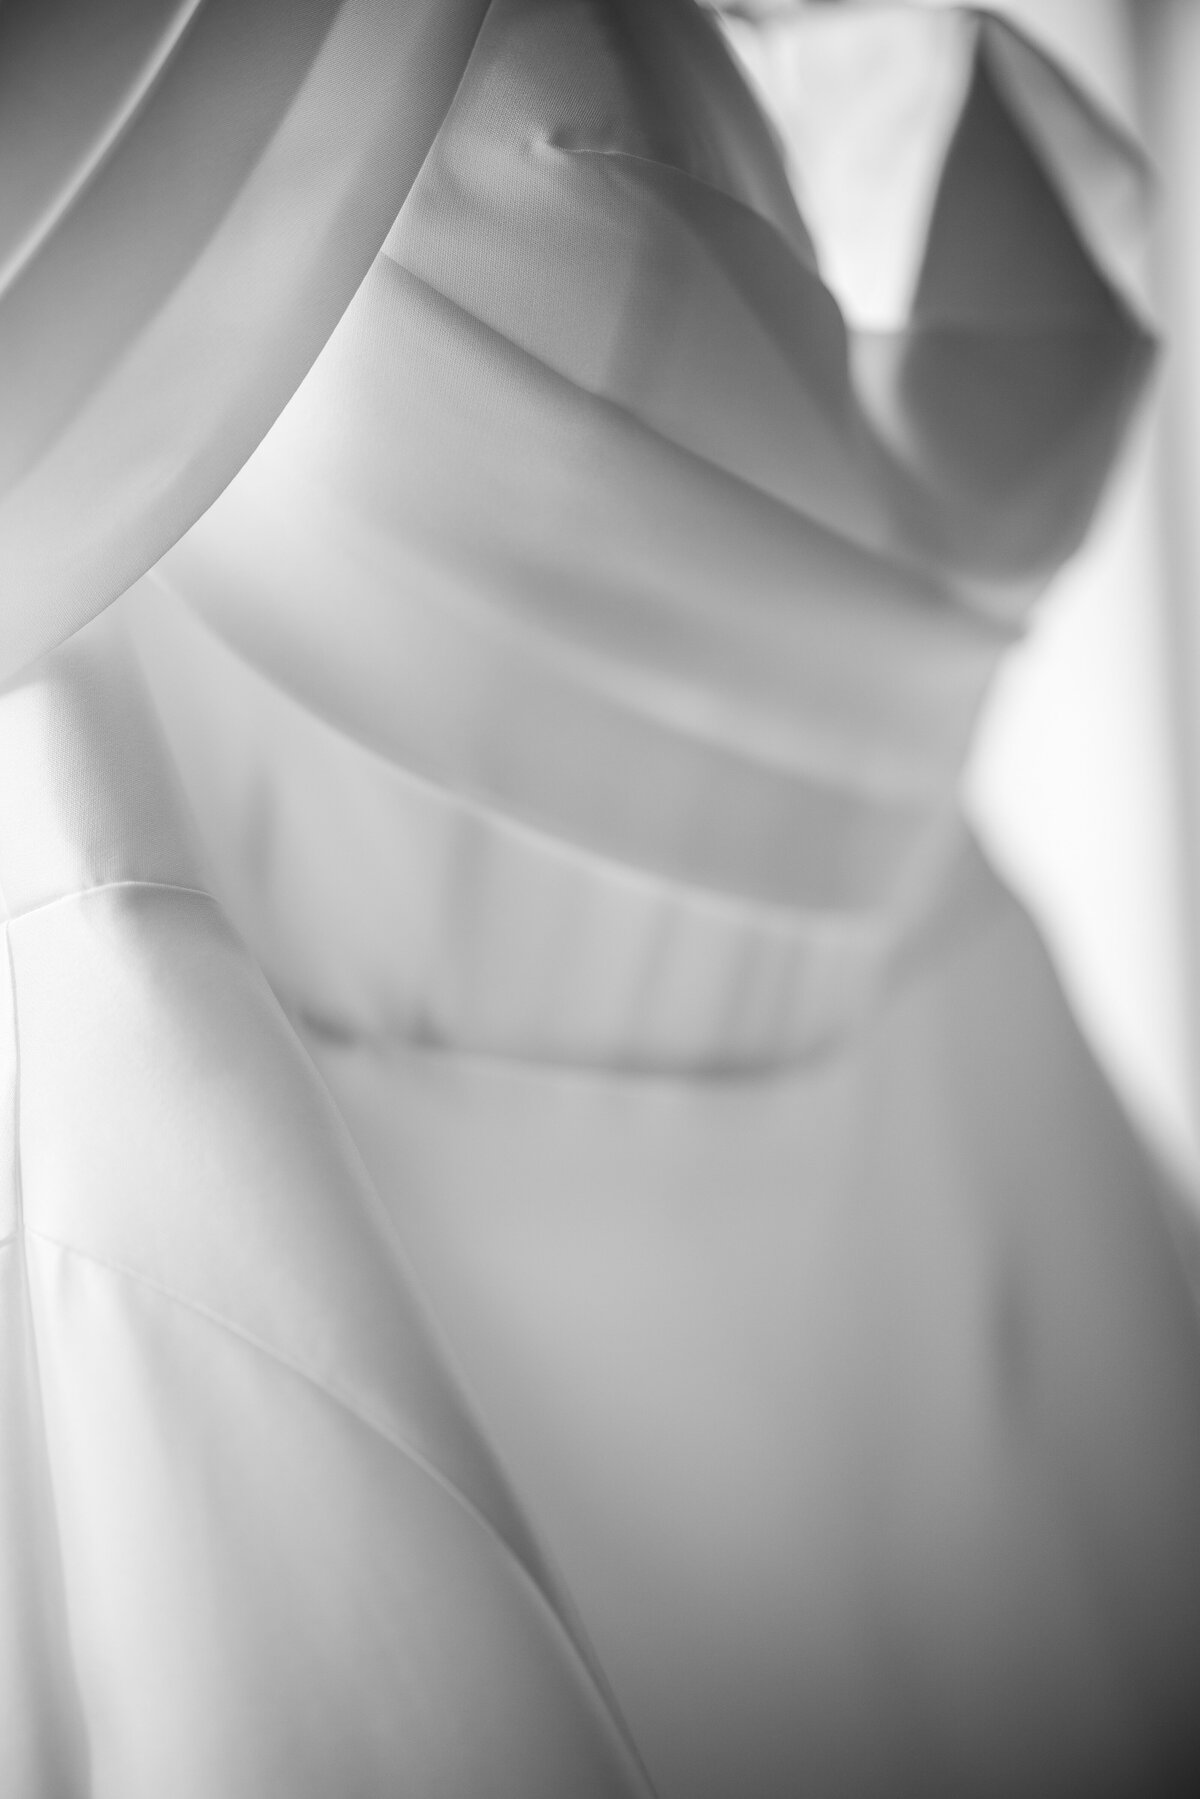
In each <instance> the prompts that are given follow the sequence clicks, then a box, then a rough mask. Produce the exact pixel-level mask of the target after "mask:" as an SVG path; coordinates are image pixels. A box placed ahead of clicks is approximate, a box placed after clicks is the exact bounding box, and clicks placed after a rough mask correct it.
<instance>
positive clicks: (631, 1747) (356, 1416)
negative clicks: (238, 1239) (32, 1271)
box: [25, 1226, 653, 1796]
mask: <svg viewBox="0 0 1200 1799" xmlns="http://www.w3.org/2000/svg"><path fill="white" fill-rule="evenodd" d="M25 1235H26V1236H27V1237H34V1238H36V1239H37V1240H38V1241H39V1242H41V1243H44V1244H46V1245H47V1246H48V1247H50V1248H52V1249H57V1250H59V1251H61V1252H62V1253H63V1254H64V1255H67V1256H72V1257H74V1258H76V1259H77V1260H79V1261H83V1262H88V1263H90V1264H91V1265H92V1266H93V1267H96V1268H101V1269H104V1270H105V1271H106V1272H108V1273H109V1274H114V1275H116V1276H117V1277H118V1278H120V1279H124V1280H126V1281H129V1282H131V1283H132V1284H133V1285H135V1286H139V1287H141V1288H143V1289H145V1290H146V1291H147V1292H150V1293H154V1294H156V1295H157V1296H158V1297H159V1298H160V1299H164V1300H167V1301H169V1302H170V1303H171V1304H172V1305H175V1306H178V1307H179V1308H180V1309H181V1310H183V1311H185V1312H188V1313H190V1314H191V1315H192V1316H193V1317H196V1318H199V1319H201V1320H202V1321H203V1322H205V1323H207V1324H209V1325H212V1326H213V1327H215V1328H216V1329H218V1330H221V1331H223V1332H225V1333H226V1334H227V1335H228V1336H231V1337H234V1338H236V1339H237V1340H238V1341H240V1342H242V1343H244V1344H246V1345H247V1347H248V1348H250V1349H253V1350H255V1351H257V1353H258V1354H259V1355H261V1356H263V1357H264V1358H265V1359H266V1360H268V1361H270V1362H272V1363H274V1364H275V1366H276V1367H278V1368H282V1369H284V1370H285V1371H286V1372H287V1373H289V1374H291V1375H293V1376H295V1377H296V1378H297V1379H298V1380H300V1381H302V1382H303V1383H304V1384H305V1385H306V1386H307V1387H309V1388H311V1389H312V1390H314V1391H315V1392H317V1393H319V1394H320V1395H321V1396H322V1398H323V1399H325V1400H327V1401H328V1402H329V1403H330V1404H331V1405H332V1406H334V1407H335V1408H336V1410H337V1411H339V1412H340V1413H342V1414H343V1416H345V1417H347V1418H350V1419H352V1420H353V1421H354V1423H356V1424H358V1425H359V1426H361V1427H362V1428H363V1429H364V1430H367V1431H369V1432H370V1433H371V1434H372V1435H373V1436H375V1437H377V1438H379V1439H380V1440H381V1441H382V1442H384V1443H386V1444H387V1445H388V1447H389V1448H390V1449H392V1450H394V1451H395V1453H396V1454H397V1455H399V1456H400V1457H401V1459H402V1460H403V1461H404V1462H406V1463H407V1464H408V1465H409V1466H410V1467H411V1468H413V1469H415V1470H416V1471H417V1473H418V1474H421V1475H423V1476H424V1477H425V1479H426V1480H428V1481H429V1482H430V1483H431V1484H432V1485H433V1486H435V1487H436V1488H438V1490H439V1491H441V1492H442V1493H444V1494H445V1495H446V1497H447V1498H448V1499H450V1500H451V1501H452V1503H454V1504H455V1505H457V1506H458V1507H459V1509H460V1510H461V1511H462V1512H463V1513H464V1515H465V1516H466V1517H468V1518H469V1519H471V1520H472V1522H473V1523H474V1524H475V1525H476V1526H477V1527H478V1528H479V1529H480V1530H481V1531H482V1532H483V1533H484V1535H485V1536H486V1537H487V1538H488V1539H489V1540H490V1542H491V1543H492V1544H493V1546H494V1547H495V1548H496V1549H498V1550H499V1551H500V1554H501V1557H502V1559H503V1560H504V1561H505V1562H506V1563H507V1564H508V1565H509V1567H510V1568H511V1569H513V1570H514V1571H515V1572H516V1574H517V1577H518V1579H519V1581H520V1582H521V1584H522V1585H523V1586H524V1587H525V1589H526V1591H527V1592H529V1593H531V1594H532V1595H533V1598H534V1602H535V1605H536V1607H537V1609H538V1610H539V1611H540V1612H541V1613H542V1615H543V1616H544V1617H546V1618H549V1619H550V1620H551V1626H552V1629H553V1631H554V1633H555V1634H556V1635H557V1636H558V1638H559V1640H560V1642H562V1643H563V1644H565V1645H566V1646H567V1649H568V1652H569V1655H570V1658H571V1661H572V1663H573V1665H574V1668H575V1671H576V1673H577V1675H578V1677H579V1678H580V1679H581V1681H582V1683H583V1685H584V1686H585V1687H586V1688H587V1689H588V1691H589V1693H590V1695H591V1697H592V1698H593V1700H594V1702H595V1703H596V1705H597V1706H598V1708H599V1710H600V1712H601V1713H602V1715H603V1717H604V1719H605V1722H606V1724H607V1727H608V1729H609V1730H610V1731H611V1732H612V1736H613V1738H614V1739H615V1740H616V1741H617V1742H619V1743H620V1744H621V1745H622V1747H623V1749H624V1750H625V1752H626V1754H627V1755H629V1756H630V1757H631V1758H632V1760H633V1763H634V1765H635V1766H636V1767H637V1769H638V1773H639V1775H640V1776H641V1778H642V1780H643V1782H644V1792H645V1793H646V1794H647V1795H648V1796H649V1795H652V1793H653V1789H652V1787H651V1786H650V1783H649V1779H648V1776H647V1775H646V1773H645V1770H644V1769H643V1768H642V1767H641V1765H640V1763H641V1758H640V1754H639V1752H638V1750H637V1748H636V1746H635V1744H634V1742H633V1740H632V1738H631V1736H630V1735H629V1733H628V1730H627V1727H626V1726H625V1724H624V1720H623V1719H622V1718H621V1716H620V1714H619V1712H618V1711H617V1710H616V1708H615V1705H614V1702H613V1700H612V1699H611V1698H610V1696H609V1695H608V1693H607V1692H606V1690H605V1686H604V1684H603V1682H602V1681H601V1680H599V1679H598V1678H597V1675H596V1673H595V1671H594V1670H593V1669H592V1667H591V1666H590V1664H589V1661H588V1658H587V1656H586V1655H585V1654H584V1653H583V1651H582V1650H581V1648H580V1645H579V1644H578V1643H577V1642H576V1640H575V1637H574V1634H573V1632H572V1630H571V1629H570V1627H569V1626H568V1624H567V1622H566V1620H565V1619H564V1617H563V1616H562V1614H561V1613H560V1611H559V1609H558V1606H557V1605H556V1604H555V1602H554V1600H553V1599H552V1598H551V1596H550V1594H549V1593H548V1592H547V1591H546V1589H545V1587H544V1586H543V1585H542V1582H541V1580H540V1579H539V1578H538V1576H537V1574H535V1572H534V1570H533V1569H532V1568H531V1567H530V1566H529V1564H528V1563H527V1562H526V1561H525V1559H524V1557H523V1556H522V1555H521V1554H520V1552H519V1551H518V1550H517V1549H516V1548H515V1546H514V1545H513V1544H512V1543H510V1542H509V1540H508V1538H507V1537H506V1536H505V1534H504V1532H503V1531H502V1530H501V1529H500V1527H499V1526H498V1525H497V1524H495V1523H494V1522H493V1520H492V1519H491V1518H489V1517H488V1515H487V1513H486V1511H484V1509H483V1508H482V1506H480V1505H478V1504H477V1503H476V1502H475V1500H473V1499H472V1498H471V1497H470V1495H469V1494H468V1493H467V1492H465V1491H464V1489H463V1488H462V1487H460V1486H459V1485H458V1484H457V1482H456V1481H454V1480H453V1479H452V1478H451V1477H450V1475H448V1474H446V1473H445V1472H444V1471H443V1470H442V1469H440V1468H439V1467H438V1466H437V1464H436V1462H434V1461H432V1460H431V1459H430V1458H429V1457H428V1456H426V1455H424V1454H423V1453H422V1451H420V1450H419V1449H416V1448H415V1447H414V1446H413V1445H412V1444H410V1443H406V1442H405V1441H404V1440H403V1438H401V1437H399V1436H397V1435H396V1434H395V1433H394V1432H393V1431H392V1430H390V1429H389V1428H388V1427H387V1426H386V1425H384V1424H383V1423H382V1422H381V1421H379V1420H377V1419H375V1418H372V1417H371V1415H370V1413H369V1412H368V1411H366V1410H365V1409H364V1408H363V1407H362V1406H361V1405H359V1404H358V1403H356V1402H355V1401H354V1400H353V1399H352V1398H351V1397H350V1396H349V1395H346V1394H342V1393H339V1392H338V1390H337V1389H336V1388H335V1387H331V1386H330V1385H329V1384H328V1383H327V1382H326V1381H324V1380H322V1378H321V1377H320V1375H318V1374H316V1373H315V1372H314V1371H312V1370H310V1369H307V1368H305V1367H304V1365H303V1364H302V1363H300V1362H297V1361H295V1360H293V1359H292V1358H291V1357H290V1356H288V1355H286V1354H285V1353H283V1352H282V1351H281V1350H279V1349H276V1348H273V1347H272V1345H271V1344H269V1343H267V1342H265V1341H264V1340H263V1339H262V1338H260V1337H258V1336H257V1335H256V1334H255V1333H254V1332H253V1331H249V1330H247V1329H246V1328H245V1327H244V1326H243V1325H239V1324H237V1323H235V1322H234V1321H233V1320H232V1319H230V1318H226V1317H223V1316H222V1314H221V1313H219V1312H215V1311H213V1310H211V1309H210V1308H209V1307H208V1306H205V1305H203V1304H202V1303H200V1302H199V1301H197V1300H194V1299H189V1298H187V1297H186V1295H184V1294H182V1293H178V1292H176V1291H175V1290H174V1289H173V1288H171V1287H168V1286H165V1285H163V1284H162V1283H161V1282H159V1281H156V1280H154V1279H153V1278H152V1277H151V1276H149V1275H145V1274H142V1273H139V1272H138V1271H137V1270H136V1269H133V1268H130V1267H128V1266H126V1265H125V1264H123V1263H120V1262H115V1261H112V1260H110V1259H109V1258H107V1257H105V1256H101V1255H97V1254H95V1253H94V1252H93V1251H91V1250H87V1249H81V1248H80V1247H79V1246H78V1245H76V1244H73V1243H69V1242H67V1241H65V1239H63V1238H61V1237H55V1236H53V1235H51V1234H50V1233H49V1232H48V1231H41V1230H38V1229H36V1228H35V1227H33V1226H26V1227H25Z"/></svg>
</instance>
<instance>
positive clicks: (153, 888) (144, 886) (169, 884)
mask: <svg viewBox="0 0 1200 1799" xmlns="http://www.w3.org/2000/svg"><path fill="white" fill-rule="evenodd" d="M123 889H133V890H135V891H136V890H139V889H140V890H143V891H147V892H151V893H176V894H183V895H186V896H187V897H188V898H190V899H202V900H208V902H209V903H210V904H211V905H215V904H216V901H215V900H214V898H213V896H212V894H211V893H208V892H207V891H206V890H205V889H204V888H203V887H189V886H187V885H186V884H185V883H184V882H181V881H146V880H140V879H130V880H120V881H94V882H93V883H92V884H91V886H88V887H73V888H72V889H71V891H70V892H69V893H56V894H55V895H54V897H53V898H52V899H48V900H38V901H37V902H36V903H35V904H34V905H32V906H25V907H23V908H22V910H21V911H19V912H10V913H9V914H8V923H9V924H16V923H17V921H18V920H19V919H22V918H33V917H34V916H35V915H36V914H37V913H39V912H48V911H49V910H50V908H51V907H52V906H63V905H66V904H67V902H68V901H70V900H80V899H87V898H88V897H89V895H91V894H93V893H117V892H120V891H122V890H123Z"/></svg>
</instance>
